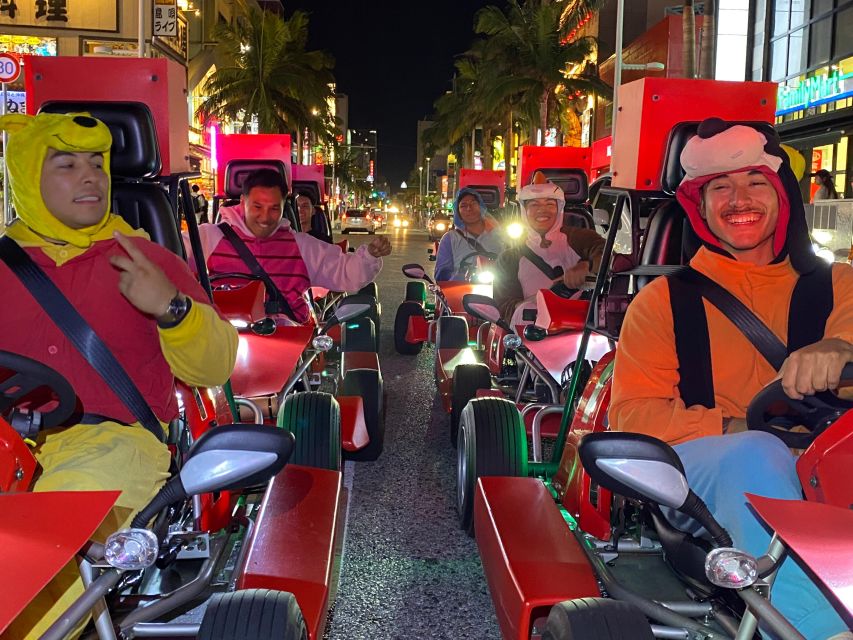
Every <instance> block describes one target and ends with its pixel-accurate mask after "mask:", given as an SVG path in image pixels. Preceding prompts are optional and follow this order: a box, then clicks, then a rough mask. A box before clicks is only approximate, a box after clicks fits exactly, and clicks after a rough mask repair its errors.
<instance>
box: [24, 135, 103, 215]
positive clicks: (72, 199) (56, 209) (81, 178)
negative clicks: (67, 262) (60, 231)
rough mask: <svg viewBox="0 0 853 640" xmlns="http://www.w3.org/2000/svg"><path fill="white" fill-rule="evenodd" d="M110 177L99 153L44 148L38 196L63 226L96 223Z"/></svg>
mask: <svg viewBox="0 0 853 640" xmlns="http://www.w3.org/2000/svg"><path fill="white" fill-rule="evenodd" d="M109 188H110V178H109V176H108V175H107V173H106V171H104V156H103V154H101V153H69V152H67V151H58V150H57V149H52V148H50V149H48V150H47V155H46V156H45V158H44V164H43V165H42V170H41V183H40V189H41V197H42V200H44V204H45V206H46V207H47V210H48V211H50V213H51V214H52V215H53V217H55V218H56V219H57V220H59V221H60V222H61V223H62V224H64V225H65V226H66V227H69V228H71V229H83V228H85V227H91V226H92V225H95V224H98V222H100V221H101V220H102V219H103V217H104V216H105V215H106V213H107V209H108V207H109V203H108V202H107V195H108V194H109Z"/></svg>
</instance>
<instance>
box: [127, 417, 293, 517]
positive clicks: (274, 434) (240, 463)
mask: <svg viewBox="0 0 853 640" xmlns="http://www.w3.org/2000/svg"><path fill="white" fill-rule="evenodd" d="M295 442H296V441H295V439H294V437H293V434H292V433H290V432H289V431H285V430H284V429H276V428H275V427H270V426H265V425H260V424H229V425H222V426H220V427H215V428H213V429H211V430H210V431H208V432H206V433H205V434H204V435H202V436H201V437H200V438H199V439H198V440H196V441H195V443H194V444H193V446H192V448H191V449H190V451H189V454H188V458H187V461H186V462H185V463H184V466H183V468H182V469H181V472H180V474H179V475H177V476H175V477H173V478H171V479H170V480H169V481H168V482H167V483H166V484H165V485H163V488H161V489H160V491H159V492H158V493H157V495H156V496H154V499H153V500H151V502H149V503H148V505H146V506H145V508H144V509H142V510H141V511H140V512H139V513H137V514H136V516H135V517H134V518H133V521H132V522H131V524H130V526H131V527H132V528H145V527H147V526H148V523H149V522H150V521H151V519H152V518H154V516H156V515H157V514H158V513H159V512H160V511H161V510H162V509H163V508H164V507H167V506H169V505H170V504H173V503H175V502H179V501H181V500H185V499H186V498H188V497H190V496H194V495H198V494H200V493H208V492H210V491H225V490H229V489H241V488H243V487H251V486H252V485H256V484H262V483H264V482H267V481H268V480H269V479H270V478H272V477H273V476H275V475H276V474H277V473H278V472H279V471H281V470H282V469H283V468H284V465H285V464H286V463H287V461H288V460H289V459H290V455H291V454H292V453H293V447H294V445H295Z"/></svg>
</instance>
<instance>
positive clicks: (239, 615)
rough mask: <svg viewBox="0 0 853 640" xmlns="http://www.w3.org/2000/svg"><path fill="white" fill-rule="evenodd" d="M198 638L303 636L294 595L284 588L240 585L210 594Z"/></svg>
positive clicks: (285, 639)
mask: <svg viewBox="0 0 853 640" xmlns="http://www.w3.org/2000/svg"><path fill="white" fill-rule="evenodd" d="M196 638H197V639H198V640H266V639H267V638H277V639H279V640H307V639H308V628H307V627H306V626H305V620H304V618H303V617H302V611H301V610H300V609H299V604H298V603H297V602H296V597H295V596H294V595H293V594H292V593H288V592H286V591H274V590H272V589H243V590H240V591H231V592H229V593H222V594H218V595H215V596H213V598H211V599H210V603H209V604H208V605H207V609H205V612H204V617H203V618H202V620H201V627H200V628H199V630H198V635H197V636H196Z"/></svg>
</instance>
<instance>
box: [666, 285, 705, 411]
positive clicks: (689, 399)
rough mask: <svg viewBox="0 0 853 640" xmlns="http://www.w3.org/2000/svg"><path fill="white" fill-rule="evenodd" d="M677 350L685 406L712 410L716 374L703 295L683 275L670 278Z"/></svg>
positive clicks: (680, 391)
mask: <svg viewBox="0 0 853 640" xmlns="http://www.w3.org/2000/svg"><path fill="white" fill-rule="evenodd" d="M667 281H668V283H669V303H670V307H671V308H672V321H673V322H672V328H673V333H674V334H675V353H676V355H677V357H678V376H679V380H678V392H679V394H680V395H681V399H682V400H683V401H684V404H685V406H688V407H692V406H695V405H700V406H703V407H705V408H707V409H713V408H714V406H715V405H716V400H715V398H714V377H713V375H712V371H711V338H710V334H709V333H708V318H707V316H706V315H705V305H704V304H703V303H702V296H701V295H699V293H698V292H697V291H695V290H694V289H692V288H691V287H690V286H689V285H687V283H685V282H684V281H683V280H682V279H681V278H667Z"/></svg>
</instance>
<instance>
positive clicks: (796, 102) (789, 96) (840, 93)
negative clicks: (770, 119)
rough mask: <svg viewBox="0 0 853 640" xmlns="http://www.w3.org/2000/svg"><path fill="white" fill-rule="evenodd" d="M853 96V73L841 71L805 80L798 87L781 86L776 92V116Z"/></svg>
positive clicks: (834, 70)
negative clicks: (842, 72)
mask: <svg viewBox="0 0 853 640" xmlns="http://www.w3.org/2000/svg"><path fill="white" fill-rule="evenodd" d="M849 96H853V73H847V74H844V75H842V74H841V71H840V70H839V69H833V70H832V71H831V72H830V73H827V74H821V75H815V76H811V77H809V78H805V79H804V80H802V81H801V82H800V84H798V85H797V86H796V87H792V86H788V85H785V84H780V85H779V89H778V91H777V92H776V115H777V116H781V115H783V114H785V113H791V112H792V111H799V110H800V109H806V108H808V107H814V106H817V105H820V104H825V103H827V102H834V101H835V100H841V99H842V98H847V97H849Z"/></svg>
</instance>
